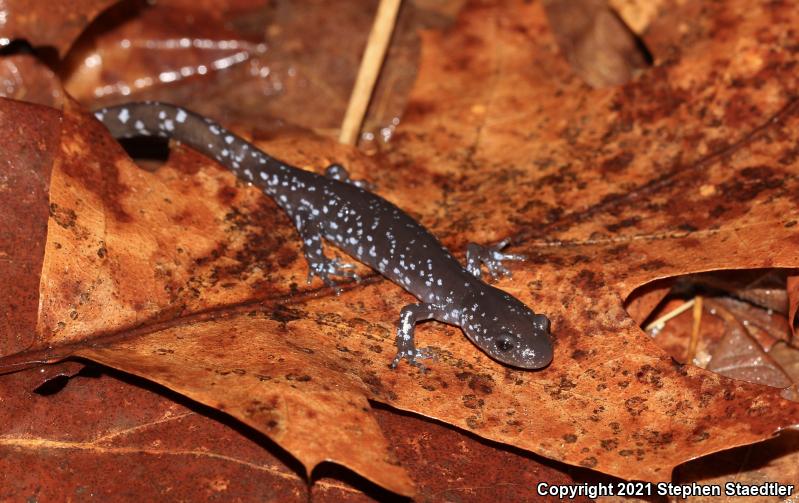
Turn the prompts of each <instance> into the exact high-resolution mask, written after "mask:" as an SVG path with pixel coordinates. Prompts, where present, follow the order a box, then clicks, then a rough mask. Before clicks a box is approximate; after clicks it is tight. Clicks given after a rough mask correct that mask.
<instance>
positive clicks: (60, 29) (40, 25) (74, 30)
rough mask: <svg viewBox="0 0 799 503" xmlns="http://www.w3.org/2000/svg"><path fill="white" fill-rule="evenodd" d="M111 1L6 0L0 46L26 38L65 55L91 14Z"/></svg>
mask: <svg viewBox="0 0 799 503" xmlns="http://www.w3.org/2000/svg"><path fill="white" fill-rule="evenodd" d="M114 3H116V2H115V0H72V1H69V2H39V1H36V0H6V1H5V2H3V4H2V6H0V14H1V15H2V23H0V46H3V45H6V44H8V43H9V41H10V40H15V39H25V40H27V41H28V42H29V43H30V44H31V45H33V46H38V47H42V48H52V49H55V50H56V51H57V53H58V54H59V55H61V54H64V53H65V52H66V51H67V49H69V47H70V46H71V45H72V42H74V41H75V39H76V38H77V37H78V36H79V35H80V34H81V32H82V31H83V30H84V29H85V28H86V26H88V25H89V23H91V21H92V20H93V19H94V17H95V16H97V15H98V14H99V13H100V12H102V11H103V10H105V9H106V8H108V7H109V6H110V5H113V4H114Z"/></svg>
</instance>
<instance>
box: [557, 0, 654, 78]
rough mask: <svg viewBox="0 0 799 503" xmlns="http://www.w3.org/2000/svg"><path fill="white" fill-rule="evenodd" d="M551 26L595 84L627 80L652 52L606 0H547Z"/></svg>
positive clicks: (568, 56) (573, 61)
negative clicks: (648, 51) (648, 50)
mask: <svg viewBox="0 0 799 503" xmlns="http://www.w3.org/2000/svg"><path fill="white" fill-rule="evenodd" d="M544 6H545V9H546V12H547V16H548V19H549V23H550V29H551V30H552V32H553V33H554V35H555V39H556V40H557V41H558V45H559V46H560V50H561V51H562V52H563V55H564V57H565V58H566V60H568V61H569V63H570V64H571V65H572V68H574V71H575V72H576V73H577V74H578V75H580V77H581V78H582V79H583V80H585V82H586V83H587V84H588V85H590V86H592V87H606V86H618V85H621V84H624V83H626V82H627V81H629V80H630V79H632V78H633V76H634V75H635V74H636V73H638V71H639V70H641V69H642V68H644V67H646V66H647V65H648V62H647V59H648V58H649V56H648V55H647V54H646V52H645V50H644V49H643V46H642V44H640V43H639V42H638V40H637V38H636V36H635V34H633V32H632V31H630V29H629V28H628V27H627V26H626V25H625V24H624V22H623V21H622V20H621V18H619V16H618V15H617V14H616V13H615V12H613V10H612V9H610V7H609V6H608V2H607V1H606V0H545V1H544Z"/></svg>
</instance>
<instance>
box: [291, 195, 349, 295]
mask: <svg viewBox="0 0 799 503" xmlns="http://www.w3.org/2000/svg"><path fill="white" fill-rule="evenodd" d="M293 216H294V223H295V225H296V226H297V230H298V231H299V233H300V237H301V238H302V244H303V252H304V254H305V260H306V261H307V262H308V283H309V284H310V283H311V281H313V278H314V276H319V277H320V278H321V279H322V281H324V283H325V285H327V286H335V281H334V280H333V276H339V277H341V278H343V279H345V280H346V279H352V280H355V281H360V277H359V276H358V275H357V274H355V271H354V270H353V269H354V268H355V266H354V265H352V264H349V263H346V262H342V261H340V260H339V259H337V258H333V259H331V258H328V257H327V256H326V255H325V252H324V249H323V247H322V232H321V228H320V226H319V223H318V222H317V221H316V220H314V219H313V217H311V215H310V213H309V212H306V211H300V212H297V214H295V215H293ZM336 293H339V290H336Z"/></svg>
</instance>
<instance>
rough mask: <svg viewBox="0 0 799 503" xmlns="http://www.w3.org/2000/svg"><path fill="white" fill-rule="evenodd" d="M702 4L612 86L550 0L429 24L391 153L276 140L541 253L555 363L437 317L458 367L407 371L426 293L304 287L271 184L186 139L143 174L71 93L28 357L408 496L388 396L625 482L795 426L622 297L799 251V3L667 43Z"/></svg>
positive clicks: (539, 302) (473, 234) (663, 476)
mask: <svg viewBox="0 0 799 503" xmlns="http://www.w3.org/2000/svg"><path fill="white" fill-rule="evenodd" d="M693 8H695V7H694V6H691V5H689V6H680V7H679V8H678V7H676V6H671V9H670V10H664V12H665V15H664V16H663V17H662V18H661V19H658V20H655V21H653V25H652V26H650V28H649V31H650V36H651V40H653V41H654V42H653V43H652V44H651V45H650V49H651V50H652V52H653V55H654V56H655V62H656V66H655V67H654V68H652V69H650V70H648V71H647V72H645V74H644V75H643V76H641V77H640V78H638V79H637V80H634V81H633V82H631V83H630V84H628V85H626V86H623V87H620V88H612V89H600V90H590V89H588V88H587V87H585V86H584V85H583V84H582V83H581V81H580V80H579V79H577V78H576V77H575V76H574V75H573V74H571V72H570V70H569V67H568V65H567V64H566V63H565V62H564V61H563V60H562V59H561V57H560V56H559V54H558V52H557V49H556V45H555V43H554V41H553V38H552V36H551V34H550V33H549V31H548V28H547V23H546V17H545V15H544V12H543V10H542V8H541V6H540V5H526V4H523V3H516V2H505V3H499V4H496V5H494V4H479V5H477V4H470V5H469V6H467V7H466V8H465V9H464V11H462V13H461V15H460V17H459V19H458V23H457V25H456V26H455V27H453V28H452V29H451V30H450V31H448V32H446V33H441V32H439V33H427V34H425V36H424V42H425V45H424V49H423V54H422V62H421V68H420V75H419V79H418V81H417V83H416V86H415V88H414V91H413V93H412V94H411V98H410V103H409V106H408V109H407V111H406V114H405V116H404V119H403V122H402V126H401V127H400V128H399V129H398V131H397V134H396V135H395V138H394V139H395V141H394V143H392V144H391V145H389V147H388V151H387V152H386V153H385V155H384V156H383V157H382V158H380V159H379V162H380V163H381V164H382V163H386V162H388V163H390V164H391V165H392V166H394V168H395V169H393V170H391V171H388V172H386V171H378V169H377V166H376V165H377V163H376V161H375V159H365V158H363V157H361V156H359V155H358V154H357V153H355V152H353V151H347V150H346V149H343V148H342V147H335V146H333V145H332V144H331V143H330V142H327V141H324V140H321V139H312V138H311V139H309V138H307V137H300V138H292V137H288V138H282V139H281V138H277V139H271V138H270V139H268V140H266V141H264V140H259V141H258V144H259V145H260V146H261V147H262V148H264V150H266V151H269V152H274V153H275V154H276V155H277V156H278V157H283V158H284V159H286V160H288V161H290V162H294V163H296V164H298V165H300V166H303V167H307V168H309V169H321V168H323V167H324V166H325V163H327V162H332V161H333V160H337V161H341V159H342V158H344V159H345V160H346V162H345V164H347V165H348V167H349V168H350V169H351V170H352V171H353V173H354V174H355V175H357V176H359V177H361V178H371V179H372V180H374V181H375V182H377V185H378V187H379V189H378V190H379V193H381V195H384V196H385V197H387V198H389V199H390V200H392V201H393V202H395V203H397V204H398V205H399V206H400V207H404V208H407V209H408V210H409V211H410V212H411V213H413V214H415V215H417V216H418V217H420V219H421V220H422V222H423V223H425V224H427V225H428V226H430V227H431V228H432V230H433V231H434V232H435V233H437V234H438V235H439V236H441V237H442V239H443V240H444V242H445V244H447V245H449V246H451V247H452V249H454V250H461V249H462V248H463V245H464V244H465V242H467V241H469V240H474V241H477V242H492V241H498V240H500V239H501V238H504V237H508V236H511V237H512V238H513V243H514V247H513V250H514V252H515V251H519V252H522V253H526V254H527V255H528V256H529V257H530V260H529V262H528V263H527V264H522V265H518V266H516V267H514V278H513V279H512V280H505V281H503V282H501V283H500V287H502V288H505V289H507V290H508V291H509V292H511V293H513V294H514V295H517V296H518V297H519V298H521V299H522V300H523V301H525V302H526V303H528V304H529V305H531V306H533V307H534V308H535V309H536V310H537V311H541V312H544V313H546V314H548V315H549V316H550V317H551V319H552V320H553V326H554V331H555V334H556V356H555V361H554V363H553V365H552V366H550V367H549V368H547V369H546V370H544V371H542V372H535V373H530V372H521V371H515V370H512V369H507V368H502V367H500V366H498V365H496V364H495V363H493V362H491V361H488V360H487V359H486V358H485V357H483V356H482V355H481V354H480V353H479V352H478V351H477V350H476V349H475V348H473V347H472V346H471V345H470V344H469V343H468V342H466V341H465V340H463V337H462V335H461V334H460V333H459V332H458V331H457V330H456V329H452V328H449V327H442V326H437V325H426V326H424V327H423V328H420V330H419V336H418V337H419V340H420V341H424V343H427V344H430V345H431V346H432V348H433V350H434V353H435V354H436V357H437V358H436V360H435V361H434V362H432V363H431V364H430V372H429V373H426V374H421V373H418V372H416V371H415V370H413V369H407V368H402V369H400V370H399V371H397V372H392V371H390V370H388V369H387V368H386V365H385V363H386V361H390V359H391V355H392V351H393V341H392V337H393V329H394V320H395V318H396V313H398V312H399V308H400V307H401V306H402V305H403V304H405V303H407V302H408V301H409V296H407V295H406V294H404V293H402V291H401V290H400V289H399V288H397V287H395V286H394V285H391V284H389V283H387V282H385V281H383V280H381V279H380V278H378V277H375V276H374V275H371V276H369V275H368V274H367V276H369V279H368V281H366V282H365V283H364V284H362V285H352V286H351V287H350V288H347V289H346V291H345V292H344V293H342V294H341V295H340V296H335V295H333V294H332V292H331V291H329V290H325V289H323V288H320V286H319V285H316V284H315V285H312V288H310V289H308V288H307V287H306V286H305V285H304V282H303V279H304V264H303V263H302V259H301V254H300V253H299V247H298V246H297V243H296V240H295V239H294V236H293V233H292V230H291V228H290V225H289V223H288V221H287V219H285V218H284V217H283V216H282V215H281V214H280V213H279V211H278V210H277V208H276V207H275V206H274V205H273V204H271V202H269V201H266V200H264V198H262V197H260V196H259V195H258V194H257V193H256V192H255V191H253V190H250V189H248V188H246V187H244V186H242V185H241V184H240V183H238V182H236V181H235V180H234V179H233V177H232V176H231V175H230V174H229V173H227V172H226V171H224V170H223V169H221V168H219V167H218V166H216V165H215V164H214V163H213V162H211V161H210V160H207V159H204V158H202V157H200V156H198V155H197V154H194V153H191V152H189V151H187V150H185V149H180V148H179V149H177V150H175V151H173V153H172V155H171V156H170V158H169V160H168V161H167V163H166V164H165V165H164V166H162V167H161V168H160V169H158V170H156V171H155V172H147V171H143V170H141V169H139V168H137V167H136V166H135V165H134V164H133V163H132V162H131V161H130V160H129V159H127V157H126V156H125V155H124V154H123V152H122V151H121V149H120V148H119V147H118V146H116V144H115V142H113V140H112V139H110V138H108V136H107V135H106V134H105V133H104V131H103V130H102V128H101V127H100V126H99V125H97V124H96V123H92V122H91V120H90V119H89V118H88V116H87V115H86V114H85V113H84V112H83V111H82V110H81V109H80V107H78V106H76V105H75V104H73V103H71V102H70V103H68V104H67V105H66V107H65V109H64V112H63V114H64V115H63V117H62V118H61V119H60V120H61V121H62V126H61V127H62V130H61V136H60V141H59V143H58V144H57V153H56V158H55V160H54V162H53V171H52V174H51V175H50V176H51V180H50V189H49V197H50V208H51V215H52V216H51V219H50V223H49V227H48V235H47V241H46V244H45V258H44V265H43V267H42V274H41V283H40V296H41V299H42V301H43V303H42V306H41V308H40V311H39V316H38V321H37V323H38V330H37V334H38V339H37V340H36V341H35V344H34V347H33V348H26V347H25V346H24V345H23V346H21V347H20V348H19V350H22V349H39V352H38V353H35V352H28V353H20V354H18V355H13V354H12V355H10V356H9V357H7V358H6V363H7V364H8V365H11V364H15V363H16V364H19V363H24V362H26V361H28V360H31V359H36V358H38V359H47V360H54V359H58V358H62V357H65V356H69V355H76V356H84V357H87V358H90V359H93V360H96V361H98V362H101V363H103V364H106V365H109V366H111V367H115V368H119V369H121V370H124V371H126V372H130V373H132V374H136V375H140V376H143V377H145V378H147V379H150V380H152V381H154V382H157V383H160V384H162V385H164V386H166V387H168V388H170V389H173V390H175V391H178V392H180V393H182V394H185V395H186V396H189V397H190V398H193V399H195V400H197V401H199V402H201V403H204V404H206V405H209V406H210V407H214V408H217V409H219V410H222V411H224V412H225V413H227V414H230V415H232V416H233V417H236V418H238V419H240V420H241V421H242V422H244V423H245V424H248V425H250V426H252V427H254V428H255V429H257V430H258V431H261V432H263V433H265V434H267V435H268V436H270V438H272V439H273V440H275V441H276V442H277V443H278V444H280V445H281V446H283V447H284V448H286V449H287V450H288V451H289V452H291V453H292V454H293V455H294V456H296V457H297V458H298V459H300V460H301V461H302V462H303V464H304V465H305V467H306V470H309V471H310V470H311V469H312V468H313V466H315V465H316V464H317V463H318V462H320V461H322V460H335V461H336V462H339V463H341V464H343V465H345V466H348V467H350V468H351V469H353V470H354V471H356V472H358V473H360V474H362V475H363V476H365V477H366V478H369V479H370V480H373V481H374V482H376V483H378V484H380V485H382V486H383V487H386V488H389V489H391V490H394V491H397V492H400V493H404V494H410V493H411V492H412V491H413V489H412V485H411V484H412V483H411V482H410V479H409V478H408V477H407V475H405V473H404V472H403V471H402V469H401V468H400V467H399V466H398V464H397V460H396V459H395V458H394V457H393V456H392V455H390V454H389V451H390V449H389V448H388V443H387V442H386V441H385V439H384V438H383V436H382V434H381V432H380V428H379V426H378V424H377V422H376V421H375V420H374V418H373V415H372V413H371V411H370V406H369V400H372V401H378V402H382V403H386V404H389V405H391V406H394V407H397V408H400V409H404V410H408V411H413V412H415V413H418V414H421V415H423V416H428V417H433V418H436V419H439V420H441V421H443V422H445V423H449V424H453V425H456V426H458V427H460V428H463V429H465V430H468V431H471V432H473V433H475V434H477V435H479V436H481V437H484V438H488V439H492V440H496V441H499V442H502V443H505V444H509V445H514V446H517V447H521V448H522V449H525V450H529V451H533V452H536V453H539V454H542V455H544V456H547V457H550V458H553V459H557V460H560V461H564V462H567V463H571V464H576V465H581V466H585V467H588V468H592V469H595V470H599V471H602V472H605V473H609V474H612V475H616V476H620V477H624V478H630V479H642V480H658V481H659V480H669V479H670V477H671V470H672V469H673V468H674V467H675V466H676V465H678V464H680V463H683V462H685V461H687V460H689V459H693V458H695V457H698V456H701V455H703V454H707V453H712V452H715V451H719V450H722V449H727V448H729V447H733V446H736V445H742V444H746V443H751V442H755V441H758V440H762V439H766V438H768V437H770V436H771V435H773V434H774V433H775V432H776V431H778V430H779V429H780V428H784V427H787V426H790V425H792V424H794V423H795V422H796V417H797V416H796V412H797V409H796V405H795V404H794V403H793V402H790V401H786V400H783V399H782V398H781V397H780V395H779V391H777V390H774V391H771V390H769V389H768V388H765V387H762V386H756V385H751V384H747V383H744V382H742V381H738V380H731V379H726V378H723V377H719V376H718V375H716V374H713V373H710V372H707V371H704V370H701V369H699V368H695V367H693V366H690V365H683V364H679V363H676V362H674V361H673V360H671V358H669V356H668V355H667V353H666V352H664V351H663V350H662V349H661V348H660V347H659V346H658V345H657V344H655V343H654V342H653V341H652V340H651V339H650V338H649V337H648V336H647V335H646V334H645V333H644V332H643V331H641V330H640V329H639V328H638V325H637V324H636V323H635V322H634V321H633V318H631V317H630V316H629V315H628V314H627V312H626V311H625V310H624V306H623V305H622V301H623V299H625V298H626V297H628V296H629V295H630V294H631V292H633V291H634V290H635V289H636V288H637V287H639V286H641V285H644V284H647V283H649V282H652V281H654V280H658V279H661V278H666V277H670V276H674V275H679V274H685V273H691V272H700V271H709V270H715V269H732V268H746V269H753V268H766V267H786V268H790V267H796V266H797V265H796V263H795V258H794V257H795V256H796V254H795V246H796V239H795V237H794V236H793V234H792V232H791V227H793V225H795V222H796V210H795V206H796V204H795V203H796V201H795V198H794V197H793V196H792V194H795V193H796V190H795V189H796V187H795V185H796V177H795V175H794V174H793V170H794V168H793V166H794V165H795V160H794V158H795V154H792V152H793V147H792V144H793V143H795V138H794V135H792V131H793V130H795V126H796V125H795V122H796V118H795V115H796V109H797V107H798V106H797V105H796V103H795V101H793V99H794V98H792V94H791V92H790V91H791V89H792V88H793V87H792V86H793V84H794V80H795V77H794V75H793V73H792V72H791V71H790V68H791V62H792V61H793V59H792V58H794V54H793V53H792V52H791V50H790V46H788V45H787V43H788V41H787V40H783V39H780V33H781V32H780V26H782V24H781V23H790V22H791V21H790V20H791V16H792V15H793V13H791V12H788V11H785V12H779V13H778V12H776V11H778V10H780V9H781V7H780V6H778V5H771V4H770V5H767V6H766V5H762V6H758V7H757V8H756V9H750V8H748V7H747V6H746V5H744V4H743V3H732V4H731V5H730V6H725V8H724V9H722V8H720V7H715V8H708V10H707V11H705V12H703V13H702V16H701V17H700V18H699V19H701V20H702V22H699V23H697V25H696V26H693V27H691V26H689V27H687V29H688V30H690V29H694V30H695V31H693V32H691V31H689V32H688V33H687V34H683V36H682V37H681V38H680V39H679V40H677V39H674V38H672V39H669V38H668V37H669V36H672V37H673V36H674V35H675V33H674V30H673V29H672V28H671V27H670V25H669V23H673V19H679V18H683V19H684V18H686V16H687V15H688V14H690V12H691V9H693ZM744 12H745V13H746V14H747V15H746V16H744V15H743V13H744ZM777 14H779V16H777ZM774 16H777V17H776V19H779V22H776V23H773V24H766V25H765V26H766V27H765V28H764V27H763V26H764V24H763V20H764V19H770V20H772V21H773V19H774ZM721 20H723V22H722V21H721ZM714 23H716V24H714ZM703 30H705V31H703ZM727 37H730V39H732V40H735V41H738V42H737V43H738V44H739V47H738V51H737V52H736V58H732V59H731V58H729V57H728V55H729V51H728V47H729V44H730V42H729V40H728V38H727ZM774 47H776V48H777V50H773V49H774ZM664 54H665V55H669V57H664V56H662V55H664ZM453 55H457V56H455V57H453ZM659 55H660V59H658V57H659ZM677 55H679V57H677ZM474 82H480V83H481V85H480V86H475V85H474ZM730 83H734V85H730ZM2 105H3V107H4V108H5V110H6V113H8V114H12V113H14V114H17V113H23V114H30V115H36V114H40V112H36V114H34V113H33V112H29V111H28V110H22V109H20V108H19V105H16V104H12V103H10V102H3V104H2ZM23 108H24V107H23ZM256 139H257V135H256ZM50 144H51V145H52V141H51V143H50ZM774 159H778V162H776V163H775V162H774ZM209 195H213V197H209ZM664 294H665V291H664V289H661V290H659V291H657V290H656V291H654V293H653V294H652V295H651V297H652V298H654V299H657V301H655V302H653V301H648V305H651V304H653V303H658V302H660V299H659V298H658V297H660V298H662V295H664ZM635 301H636V299H633V302H635ZM790 305H791V313H793V312H794V311H795V301H793V300H792V301H791V303H790ZM650 309H651V308H650ZM650 309H647V308H642V309H641V310H640V311H641V313H642V314H640V315H639V316H635V315H634V317H635V319H639V317H641V316H643V317H646V316H648V311H649V310H650ZM791 316H793V314H791ZM739 329H740V327H738V330H739ZM276 334H279V335H280V336H279V337H275V335H276ZM738 334H739V335H741V336H742V337H743V336H744V335H743V332H740V330H739V331H738ZM777 344H782V343H777ZM12 346H13V344H12ZM730 346H731V347H733V348H735V349H740V346H739V344H731V345H730ZM264 355H267V356H264ZM383 360H386V361H383ZM675 397H680V400H676V399H675ZM319 424H324V425H325V427H324V428H319ZM310 439H313V441H310ZM362 445H368V446H369V449H363V447H362ZM631 460H635V461H636V462H634V463H630V461H631Z"/></svg>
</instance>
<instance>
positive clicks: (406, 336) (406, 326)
mask: <svg viewBox="0 0 799 503" xmlns="http://www.w3.org/2000/svg"><path fill="white" fill-rule="evenodd" d="M444 318H445V312H444V310H443V309H441V308H440V307H438V306H436V305H434V304H409V305H407V306H405V307H403V308H402V311H400V321H399V327H397V340H396V344H397V356H395V357H394V360H393V361H392V362H391V368H393V369H395V368H397V365H399V363H400V362H401V361H402V360H408V363H410V364H411V365H413V366H415V367H419V369H421V370H422V371H424V370H426V369H425V366H424V365H422V364H421V363H419V362H418V361H417V360H421V359H423V358H430V357H431V356H432V354H431V353H430V350H429V349H427V348H423V349H417V348H416V344H415V343H414V340H413V332H414V330H415V329H416V324H417V323H418V322H420V321H424V320H430V319H436V320H439V321H441V320H443V319H444Z"/></svg>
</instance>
